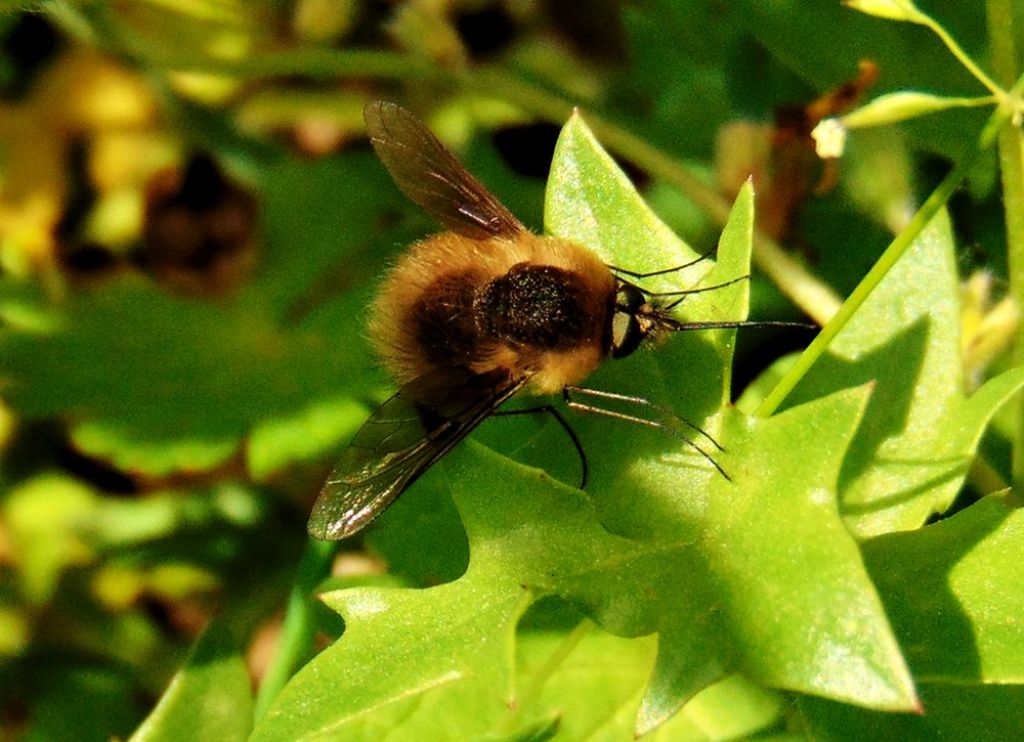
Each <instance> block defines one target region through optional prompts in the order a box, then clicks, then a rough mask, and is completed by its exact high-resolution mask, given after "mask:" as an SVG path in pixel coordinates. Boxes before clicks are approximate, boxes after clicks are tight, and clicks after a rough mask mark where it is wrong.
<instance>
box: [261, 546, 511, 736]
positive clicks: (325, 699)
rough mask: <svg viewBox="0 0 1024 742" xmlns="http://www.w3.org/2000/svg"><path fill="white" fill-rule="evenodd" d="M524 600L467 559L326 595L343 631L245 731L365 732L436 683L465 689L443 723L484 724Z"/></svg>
mask: <svg viewBox="0 0 1024 742" xmlns="http://www.w3.org/2000/svg"><path fill="white" fill-rule="evenodd" d="M527 598H528V596H527V593H526V592H525V591H524V590H523V589H522V588H521V587H520V586H519V585H517V584H514V583H510V581H509V575H508V574H507V573H503V572H502V570H501V569H500V565H495V564H493V563H492V564H485V565H484V566H483V567H481V568H479V569H475V568H474V564H473V563H471V564H470V568H469V571H468V572H467V573H466V575H465V577H463V578H462V579H460V580H457V581H455V582H451V583H448V584H445V585H439V586H437V587H433V588H429V589H426V590H403V589H394V588H391V589H388V588H356V589H352V590H341V591H337V592H333V593H328V594H326V595H325V596H324V600H325V601H326V602H327V604H328V605H329V606H331V607H332V608H334V609H335V610H337V611H338V612H339V613H341V615H342V616H343V617H344V618H345V624H346V631H345V635H344V637H343V638H342V640H341V641H339V642H337V643H335V644H334V645H332V646H331V647H329V648H327V649H326V650H324V651H323V652H321V653H320V654H319V655H317V656H316V657H315V658H314V659H313V660H312V661H311V662H310V663H309V664H307V665H306V666H305V667H304V668H303V669H302V670H300V671H299V673H298V674H297V675H296V676H295V677H294V678H293V679H292V680H291V682H289V683H288V685H287V686H286V687H285V689H284V690H283V691H282V692H281V694H280V695H279V696H278V697H277V699H276V700H275V702H274V704H273V706H271V708H270V710H269V711H268V712H267V714H266V716H265V717H264V718H263V719H262V720H261V721H260V723H259V724H258V725H257V727H256V730H255V733H254V735H253V739H254V740H278V739H299V738H303V737H306V736H313V735H325V734H331V735H335V736H338V735H344V737H345V739H360V738H366V739H373V738H375V735H376V734H379V726H380V725H381V724H382V723H385V721H384V720H385V719H392V720H393V721H392V723H394V724H397V720H398V719H401V718H404V717H405V716H407V715H408V714H409V713H410V709H411V706H410V704H412V705H419V704H422V703H423V702H424V700H423V699H424V697H425V696H427V695H428V694H429V693H430V691H432V690H435V689H439V688H442V687H445V686H449V688H448V689H446V690H448V691H449V692H450V690H451V689H450V686H459V688H458V689H457V692H458V693H459V694H463V693H464V694H465V695H464V696H462V697H460V701H461V704H460V705H461V707H462V713H458V712H457V711H456V709H449V712H450V713H451V714H453V715H452V716H450V718H446V719H444V720H443V723H444V724H446V725H449V726H457V728H459V729H460V730H461V734H462V735H466V734H468V733H470V732H472V731H473V729H474V728H475V729H476V731H477V732H478V733H482V732H484V731H486V730H487V729H488V728H489V727H490V724H489V723H488V722H489V721H493V719H495V718H497V716H498V714H499V713H500V712H501V711H502V710H503V708H504V702H505V701H506V700H507V699H509V698H510V697H511V694H512V688H511V662H512V652H513V649H512V638H513V634H514V632H515V626H516V622H517V621H518V619H519V616H520V615H521V614H522V611H523V610H525V608H526V605H527ZM399 626H404V627H405V629H401V630H400V629H398V627H399ZM354 667H357V668H359V673H358V675H355V674H353V673H352V672H351V668H354ZM481 688H482V690H481ZM481 699H482V700H481ZM370 712H374V713H373V714H371V713H370ZM435 716H436V715H435ZM439 721H440V720H439ZM460 723H461V726H458V725H459V724H460ZM418 733H420V734H422V733H424V729H423V728H422V727H420V728H419V729H418Z"/></svg>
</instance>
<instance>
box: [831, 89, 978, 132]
mask: <svg viewBox="0 0 1024 742" xmlns="http://www.w3.org/2000/svg"><path fill="white" fill-rule="evenodd" d="M994 102H995V101H993V100H992V99H991V98H954V97H948V96H942V95H929V94H928V93H921V92H919V91H916V90H903V91H900V92H897V93H889V94H887V95H880V96H879V97H877V98H875V99H874V100H872V101H871V102H870V103H866V104H865V105H863V106H861V107H860V108H858V109H856V110H855V111H851V112H850V113H848V114H846V115H845V116H843V117H842V122H843V126H845V127H846V128H848V129H856V128H861V127H868V126H885V125H887V124H895V123H899V122H900V121H905V120H907V119H910V118H917V117H918V116H926V115H928V114H929V113H936V112H938V111H946V110H949V109H950V108H964V107H971V106H985V105H992V104H994Z"/></svg>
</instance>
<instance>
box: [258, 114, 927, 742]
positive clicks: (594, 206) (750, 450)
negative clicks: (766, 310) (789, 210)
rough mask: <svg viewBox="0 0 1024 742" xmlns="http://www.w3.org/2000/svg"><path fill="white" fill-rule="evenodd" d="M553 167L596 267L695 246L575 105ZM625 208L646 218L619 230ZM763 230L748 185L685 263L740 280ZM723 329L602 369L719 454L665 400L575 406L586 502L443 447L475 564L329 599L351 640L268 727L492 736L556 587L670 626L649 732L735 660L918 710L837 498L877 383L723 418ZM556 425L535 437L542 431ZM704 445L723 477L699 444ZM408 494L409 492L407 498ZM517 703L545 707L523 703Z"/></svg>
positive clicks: (661, 263) (262, 734)
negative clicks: (628, 410) (673, 229)
mask: <svg viewBox="0 0 1024 742" xmlns="http://www.w3.org/2000/svg"><path fill="white" fill-rule="evenodd" d="M553 172H554V174H555V175H554V176H553V185H552V187H551V189H550V190H549V193H548V200H547V216H548V222H549V223H548V227H549V229H551V231H553V232H555V233H556V234H558V235H559V236H561V237H564V238H569V239H575V240H577V241H580V242H583V243H584V244H589V242H586V241H587V240H588V239H595V240H598V241H599V247H600V250H601V251H602V255H603V256H604V257H605V258H606V259H616V260H617V259H619V258H620V257H623V258H627V259H628V258H629V257H630V256H631V255H633V256H636V255H641V254H644V255H646V256H647V257H646V258H645V259H646V260H648V261H649V262H648V263H647V264H646V265H645V266H642V267H647V268H655V267H662V268H663V267H666V265H665V263H666V262H667V260H666V259H675V260H679V259H680V257H681V256H682V255H683V253H682V248H681V247H680V244H679V242H678V240H676V239H675V238H674V237H672V236H671V234H670V233H668V232H667V230H666V229H664V228H663V227H659V226H658V223H657V221H656V219H655V218H654V217H653V216H651V215H650V214H649V212H646V207H645V206H644V205H643V202H642V201H641V200H640V199H639V197H638V196H637V195H636V193H635V191H634V190H633V189H632V187H631V186H630V185H629V183H628V181H626V180H625V178H624V176H622V174H621V172H620V171H618V169H617V168H616V167H615V166H614V163H612V161H611V159H610V158H608V157H607V155H606V154H604V153H603V151H602V150H600V147H599V146H598V145H597V143H596V142H595V141H594V140H593V137H592V136H591V135H590V134H589V132H588V131H587V130H586V128H585V126H584V125H583V123H582V121H580V120H579V119H573V120H572V121H571V122H570V123H569V124H567V126H566V128H565V131H564V132H563V136H562V138H561V140H560V143H559V149H558V154H557V155H556V162H555V164H554V166H553ZM560 173H561V175H560ZM559 184H561V185H559ZM560 187H564V188H565V189H566V191H567V193H563V192H561V191H560V190H559V188H560ZM580 200H582V203H580V202H579V201H580ZM596 220H605V221H596ZM631 222H632V223H633V224H634V225H641V228H639V229H636V230H633V231H630V230H628V229H624V228H621V227H619V226H616V225H623V224H629V223H631ZM605 223H607V225H608V226H609V228H610V231H609V232H608V233H607V234H605V233H603V232H602V231H601V227H603V226H605ZM644 224H646V227H644V226H642V225H644ZM751 224H752V213H751V193H750V190H749V188H748V189H745V190H744V192H743V194H742V195H741V197H740V198H739V199H738V200H737V204H736V206H735V207H734V209H733V213H732V217H731V219H730V223H729V226H728V227H727V229H726V231H725V233H724V234H723V237H722V240H721V246H720V252H721V255H720V260H719V262H718V263H717V264H716V265H714V266H711V265H710V263H708V262H702V263H700V264H698V266H694V267H695V268H697V267H700V268H701V270H702V271H705V270H711V271H715V273H714V274H713V275H715V276H716V277H715V278H712V279H710V280H712V281H721V280H727V279H728V278H731V277H733V276H729V275H728V273H731V272H733V271H735V272H737V273H739V275H743V274H745V273H746V261H748V260H749V249H750V240H751ZM684 259H685V258H684ZM619 262H622V261H621V260H620V261H619ZM668 265H669V266H671V265H672V263H671V262H668ZM630 267H632V266H630ZM718 271H721V272H722V273H718ZM718 276H721V277H720V278H719V277H718ZM663 278H665V281H666V283H667V284H668V285H669V286H670V287H679V286H682V287H686V286H687V285H689V284H687V283H686V282H685V280H686V276H684V277H679V276H677V275H670V276H667V277H663ZM705 280H709V279H707V278H706V279H705ZM698 296H699V297H700V299H701V301H700V302H694V303H693V305H692V306H688V309H689V310H690V311H692V312H694V315H696V313H697V312H700V313H705V312H709V313H710V312H714V311H716V310H720V311H721V312H722V315H724V317H730V314H732V313H739V314H742V313H743V312H745V310H746V286H745V285H744V284H743V283H742V282H741V283H739V284H735V285H733V286H730V287H729V288H727V289H721V290H716V291H709V292H707V293H706V294H703V295H698ZM719 302H721V305H719V304H718V303H719ZM688 304H689V302H688ZM722 315H719V316H714V318H715V319H721V318H723V316H722ZM708 335H710V336H711V337H707V336H708ZM730 341H731V333H726V332H715V333H705V332H694V333H683V334H682V335H681V336H677V337H673V338H669V339H666V341H665V343H664V346H663V347H662V348H659V349H658V350H657V351H656V352H654V353H650V354H640V353H637V354H636V355H635V356H634V357H630V358H628V359H625V360H623V361H620V362H617V363H616V364H611V363H609V364H606V367H611V368H610V369H607V370H606V369H605V368H602V369H601V370H600V371H599V372H598V373H597V374H595V379H596V380H597V381H600V382H611V381H615V380H618V382H620V383H623V384H625V387H623V386H610V385H609V388H612V389H616V390H617V391H618V390H619V389H622V388H625V389H627V390H628V389H629V386H628V384H629V383H630V382H632V384H633V388H634V389H636V391H637V392H638V393H642V394H644V395H645V396H650V397H652V398H654V399H656V400H659V401H663V402H664V403H665V404H666V406H667V409H671V410H674V409H680V410H683V411H685V413H686V414H687V416H688V418H689V419H692V420H701V421H703V420H705V419H707V418H709V417H711V416H712V415H714V417H713V418H712V420H713V422H714V425H715V427H714V430H715V432H716V435H718V436H720V443H721V444H722V445H723V447H724V448H725V451H719V450H718V449H717V448H715V447H714V444H713V443H712V442H711V441H710V440H709V439H708V438H706V437H704V436H703V435H701V434H699V433H697V432H696V431H694V430H692V429H689V428H687V427H685V424H684V423H683V422H682V421H679V420H675V421H674V422H673V421H672V418H671V416H672V413H671V412H668V413H666V414H667V417H668V418H669V420H670V422H669V423H668V424H670V425H672V424H676V425H678V426H679V427H680V428H681V432H679V437H674V436H673V435H672V434H671V432H669V433H667V434H666V433H664V432H663V433H662V434H661V435H658V434H656V432H654V433H652V432H651V431H647V430H645V429H643V428H639V427H636V428H620V430H622V431H623V433H625V434H623V435H620V436H612V435H609V434H608V432H607V430H608V428H607V426H608V425H614V421H608V420H603V419H598V420H593V419H589V420H584V419H581V420H580V432H581V435H582V437H583V440H584V445H586V447H587V451H588V454H589V455H590V456H591V457H592V460H593V461H594V462H597V463H596V464H595V465H594V466H593V470H594V471H593V477H592V479H593V482H594V483H593V485H592V487H591V489H590V491H589V495H590V497H587V496H585V495H583V494H582V493H581V492H579V491H578V490H576V489H573V488H570V487H566V486H563V485H560V484H558V483H557V482H555V481H554V480H552V479H551V477H550V476H548V475H547V474H546V473H544V472H543V471H539V470H537V469H534V468H531V467H529V466H525V465H522V464H515V463H512V462H511V461H509V460H508V459H505V458H503V457H501V456H498V455H497V454H494V453H491V452H489V451H487V450H486V449H483V448H481V447H480V446H479V445H474V444H466V445H463V446H460V447H459V448H457V449H456V450H455V451H453V452H452V453H451V454H449V455H448V456H447V457H446V458H445V459H444V460H443V461H442V462H441V463H440V464H439V465H437V466H436V467H435V468H434V469H432V470H431V471H430V473H429V474H428V475H427V476H426V477H425V478H424V480H423V481H424V486H430V484H431V483H433V484H434V485H436V484H437V483H438V482H439V481H440V479H439V478H441V477H445V476H446V477H447V481H448V482H449V485H450V488H451V491H452V495H453V497H454V500H455V504H456V506H457V508H458V510H459V513H460V515H461V516H462V520H463V523H464V525H465V527H466V531H467V534H468V538H469V547H470V550H469V553H470V559H469V566H468V568H467V570H466V573H465V574H464V575H463V576H461V577H460V578H459V579H457V580H455V581H454V582H452V583H448V584H445V585H441V586H438V587H432V588H429V589H427V590H419V591H412V590H402V589H380V588H375V589H371V588H360V589H354V590H346V591H340V592H337V593H332V594H330V595H329V596H328V597H327V600H328V602H329V604H330V605H332V606H333V607H335V608H336V609H337V610H338V611H339V612H340V613H342V615H343V616H344V618H345V621H346V626H347V630H346V634H345V635H344V636H343V637H342V638H341V640H340V641H339V642H338V643H337V644H335V645H334V646H332V647H330V648H328V649H327V650H325V651H324V652H322V653H321V654H320V655H319V656H317V657H316V658H315V659H314V660H313V661H312V662H311V663H310V664H309V665H307V666H306V667H305V668H304V669H303V670H301V671H300V672H299V673H298V674H297V675H296V676H295V678H294V679H293V680H292V681H291V682H290V683H289V684H288V686H287V687H286V688H285V689H284V690H283V691H282V693H281V694H280V695H279V696H278V697H277V700H276V702H275V703H274V705H273V706H272V707H271V709H270V711H269V712H268V714H267V716H266V717H264V719H263V721H261V722H260V724H259V727H258V729H257V738H259V739H277V738H282V737H285V738H292V737H297V736H302V735H306V734H309V735H315V734H334V735H344V736H345V737H346V738H359V737H371V736H372V735H373V734H374V733H378V734H379V731H380V729H381V728H382V726H384V725H386V726H387V728H388V729H392V727H395V726H396V725H397V726H400V728H401V729H402V731H401V735H403V736H404V735H408V736H409V737H416V736H418V737H419V738H423V737H430V736H431V734H433V736H437V735H438V734H439V733H441V731H442V730H441V729H440V727H439V726H438V725H440V724H441V723H442V722H441V721H439V718H440V717H439V714H440V709H442V708H443V709H445V711H446V713H445V714H443V715H441V716H443V719H444V723H445V724H447V725H449V726H447V727H445V729H444V731H445V732H447V734H448V735H449V736H467V735H470V734H483V733H487V732H488V730H492V731H493V729H492V727H493V725H495V724H500V719H501V716H502V714H503V709H504V707H505V705H506V704H507V703H509V702H512V701H516V702H519V701H520V700H521V701H523V702H524V703H525V702H529V701H530V696H529V694H527V697H526V698H525V699H520V698H518V696H517V691H516V689H514V688H513V686H512V684H511V681H512V678H513V676H514V674H515V673H514V672H513V669H512V659H511V658H512V653H511V652H512V646H513V645H512V639H513V629H514V627H515V623H516V621H517V619H518V617H519V616H520V614H521V613H522V611H523V610H524V609H525V607H526V606H527V605H528V604H529V603H530V602H531V601H533V600H535V599H537V598H539V597H543V596H549V595H556V596H559V597H561V598H563V599H564V600H566V601H569V602H570V603H572V604H573V605H575V606H577V607H578V608H579V609H580V610H582V611H584V612H585V613H586V615H588V616H590V617H592V618H593V619H594V620H595V621H596V622H597V623H598V624H599V625H600V626H601V627H602V628H603V629H604V630H606V631H608V632H610V633H612V634H615V635H617V636H624V637H636V636H643V635H649V634H652V633H654V632H657V633H658V650H657V652H658V653H657V659H656V662H655V668H654V671H653V675H652V677H651V679H650V681H649V683H648V686H647V688H646V690H645V692H644V695H643V697H642V700H641V704H640V711H639V717H638V719H637V720H636V721H635V722H634V725H633V728H634V729H635V730H636V731H637V732H638V733H643V732H648V731H651V730H653V729H655V728H656V727H658V726H659V725H661V724H664V723H666V722H667V721H668V720H669V719H670V718H671V717H672V716H673V715H674V714H675V713H676V712H677V711H679V709H680V708H681V707H683V705H684V704H685V703H686V702H687V701H689V700H690V699H691V698H693V697H694V696H695V695H696V694H697V693H698V692H699V691H701V690H703V689H705V688H707V687H708V686H710V685H712V684H714V683H715V682H716V681H718V680H720V679H722V678H724V677H726V676H727V675H730V674H732V673H734V672H737V671H739V672H742V673H743V674H744V675H746V676H748V677H750V678H751V679H752V680H754V681H757V682H759V683H762V684H765V685H769V686H773V687H780V688H787V689H793V690H798V691H803V692H808V693H816V694H820V695H823V696H826V697H830V698H837V699H843V700H847V701H851V702H855V703H861V704H864V705H867V706H870V707H874V708H883V709H913V708H916V703H917V702H916V696H915V695H914V690H913V685H912V683H911V680H910V677H909V674H908V672H907V669H906V667H905V664H904V661H903V658H902V656H901V654H900V651H899V648H898V646H897V645H896V642H895V639H894V638H893V635H892V632H891V629H890V628H889V624H888V621H887V619H886V617H885V613H884V611H883V609H882V605H881V602H880V601H879V599H878V596H877V594H876V593H875V590H874V587H873V585H872V583H871V581H870V579H869V578H868V575H867V572H866V570H865V568H864V565H863V562H862V560H861V556H860V552H859V550H858V548H857V546H856V544H855V543H854V541H853V540H852V539H851V538H850V536H849V534H848V533H847V531H846V529H845V528H844V526H843V523H842V521H841V519H840V516H839V513H838V509H837V506H836V486H837V482H838V477H839V468H840V465H841V462H842V461H843V457H844V455H845V453H846V450H847V447H848V445H849V443H850V440H851V438H852V437H853V435H854V431H855V430H856V429H857V425H858V423H859V420H860V417H861V414H862V412H863V409H864V406H865V403H866V401H867V390H866V389H858V390H847V391H844V392H842V393H839V394H835V395H832V396H829V397H827V398H824V399H819V400H816V401H814V402H812V403H809V404H806V405H801V406H799V407H796V408H793V409H791V410H789V411H787V412H786V413H784V414H781V415H777V416H775V417H773V418H771V419H768V420H757V419H751V418H746V417H744V416H743V415H741V414H740V413H738V412H736V411H735V410H726V411H725V412H722V413H720V412H719V407H720V404H721V400H722V394H723V391H722V390H723V383H722V378H723V373H724V372H723V369H724V367H725V366H726V365H727V362H728V359H729V353H730V351H729V343H730ZM694 410H696V411H697V412H696V414H695V413H694ZM645 412H649V411H648V410H645ZM705 425H707V424H706V423H705ZM549 432H552V433H553V431H548V430H544V431H542V433H541V435H540V436H538V439H539V440H544V441H545V442H546V443H547V442H549V441H550V436H549V435H548V433H549ZM686 436H692V440H691V439H690V438H687V437H686ZM700 445H702V446H704V447H705V448H706V449H707V450H710V451H711V452H713V454H714V460H715V461H716V462H718V464H719V465H720V466H721V467H722V469H723V470H724V471H725V472H727V473H728V477H726V476H724V475H723V474H721V473H719V472H718V471H716V469H715V467H714V466H712V464H711V462H710V461H708V459H707V458H706V457H704V456H702V455H701V453H700V452H699V451H697V450H695V446H700ZM540 448H543V449H544V450H532V451H530V452H529V456H528V458H529V459H530V460H531V461H534V460H539V461H540V462H542V463H544V465H545V469H548V467H547V461H548V460H549V459H554V458H556V457H558V452H559V451H562V452H563V453H562V456H564V448H565V447H564V446H561V447H559V446H555V445H544V446H540ZM520 453H522V450H521V451H520V452H517V456H518V455H519V454H520ZM705 453H707V451H705ZM545 455H547V456H548V457H549V459H545ZM708 455H710V454H708ZM556 470H557V469H556ZM505 493H513V495H512V496H506V495H505ZM416 496H417V495H416V491H415V490H414V491H413V492H410V493H409V494H408V495H406V497H405V498H404V499H406V500H408V499H415V498H416ZM590 498H593V499H592V500H591V499H590ZM354 667H358V668H360V672H359V674H358V677H356V676H354V675H353V673H352V670H351V668H354ZM428 708H429V709H431V710H432V713H430V714H427V713H426V712H425V711H424V709H428ZM522 713H523V715H524V718H527V719H536V718H540V717H545V714H544V713H543V711H538V710H536V709H533V708H527V707H524V708H523V709H522ZM403 720H404V721H405V722H406V723H405V724H400V721H403ZM574 723H575V721H574V720H570V719H568V718H566V717H564V716H563V717H562V719H561V724H564V725H569V726H572V725H573V724H574ZM424 730H427V731H424ZM453 730H454V731H453ZM442 736H443V735H442Z"/></svg>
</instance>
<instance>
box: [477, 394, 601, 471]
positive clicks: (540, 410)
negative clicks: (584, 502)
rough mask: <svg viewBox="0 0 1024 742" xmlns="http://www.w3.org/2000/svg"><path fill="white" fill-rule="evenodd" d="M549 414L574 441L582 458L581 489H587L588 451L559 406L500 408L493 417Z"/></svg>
mask: <svg viewBox="0 0 1024 742" xmlns="http://www.w3.org/2000/svg"><path fill="white" fill-rule="evenodd" d="M545 413H546V414H549V415H551V416H552V417H553V418H555V420H556V421H557V422H558V424H559V425H560V426H561V428H562V430H564V431H565V434H566V435H567V436H569V440H571V441H572V445H573V447H574V448H575V449H576V454H577V455H578V456H579V458H580V489H585V488H586V486H587V477H588V475H589V472H590V467H589V466H588V465H587V452H586V451H584V450H583V443H582V442H580V437H579V436H578V435H577V434H576V431H575V430H573V429H572V426H571V425H569V421H568V420H566V419H565V416H564V415H563V414H562V413H561V412H559V411H558V408H557V407H555V406H554V405H550V404H545V405H538V406H536V407H524V408H522V409H518V410H498V411H497V412H494V413H493V417H499V416H500V417H511V416H512V415H540V414H545Z"/></svg>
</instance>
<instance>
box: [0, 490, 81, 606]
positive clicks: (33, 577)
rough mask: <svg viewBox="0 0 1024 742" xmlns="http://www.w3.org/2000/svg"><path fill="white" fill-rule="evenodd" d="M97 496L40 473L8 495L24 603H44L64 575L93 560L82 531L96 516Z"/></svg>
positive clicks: (7, 520)
mask: <svg viewBox="0 0 1024 742" xmlns="http://www.w3.org/2000/svg"><path fill="white" fill-rule="evenodd" d="M97 506H98V498H97V496H96V493H95V492H93V490H91V489H90V488H89V487H86V486H85V485H84V484H82V483H80V482H77V481H75V480H73V479H71V478H69V477H65V476H62V475H58V474H41V475H39V476H36V477H33V478H32V479H29V480H28V481H26V482H24V483H22V484H20V485H19V486H17V487H16V488H14V489H13V490H12V491H10V492H9V493H7V494H6V498H5V499H4V501H3V510H2V512H3V519H2V520H3V523H4V530H5V532H6V533H5V535H6V538H7V539H8V540H9V542H10V545H11V549H12V553H13V560H12V561H13V562H14V564H15V565H16V567H17V568H18V572H19V574H20V578H21V589H22V591H23V592H24V595H25V598H26V599H27V600H28V601H29V602H30V603H33V604H41V603H45V602H46V601H47V600H49V599H50V598H51V597H52V595H53V593H54V591H55V590H56V588H57V583H58V581H59V579H60V575H61V572H62V571H63V570H64V569H66V568H67V567H69V566H72V565H75V564H82V563H87V562H89V561H91V560H92V559H93V558H94V555H93V553H92V550H91V549H89V547H88V545H87V544H86V543H85V542H84V541H83V539H82V538H81V534H80V532H79V527H80V526H81V524H82V523H83V522H87V521H88V519H89V518H90V517H91V516H92V515H93V514H94V513H95V512H96V509H97Z"/></svg>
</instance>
